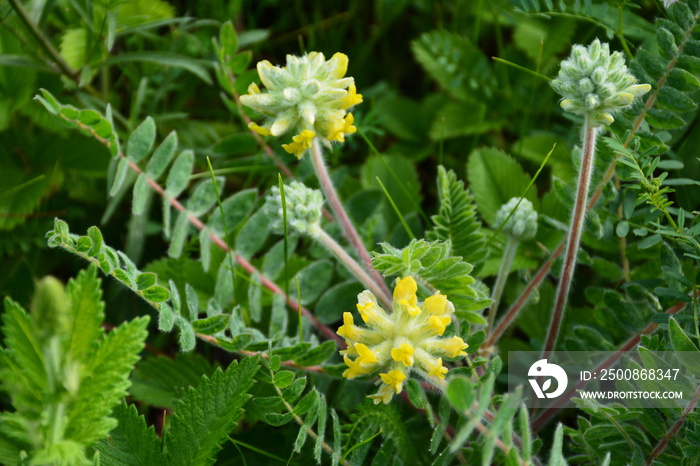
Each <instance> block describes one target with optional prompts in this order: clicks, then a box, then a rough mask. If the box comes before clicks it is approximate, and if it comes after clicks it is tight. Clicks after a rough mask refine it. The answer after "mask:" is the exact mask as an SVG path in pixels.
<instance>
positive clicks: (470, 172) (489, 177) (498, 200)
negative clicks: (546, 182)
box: [467, 147, 538, 227]
mask: <svg viewBox="0 0 700 466" xmlns="http://www.w3.org/2000/svg"><path fill="white" fill-rule="evenodd" d="M467 178H468V179H469V188H470V189H471V192H472V193H473V194H474V199H476V205H477V207H478V209H479V213H480V214H481V216H482V217H483V218H484V220H486V221H487V222H488V223H490V224H491V225H492V226H494V227H496V226H498V225H495V222H496V213H497V212H498V209H500V208H501V206H502V205H503V204H505V203H506V202H508V201H509V200H510V199H511V198H513V197H520V196H522V195H523V194H525V190H526V189H527V187H528V185H529V184H530V176H528V175H527V174H526V173H525V172H524V171H523V169H522V168H521V167H520V165H519V164H518V162H516V161H515V159H514V158H513V157H511V156H509V155H507V154H506V153H505V152H503V151H501V150H499V149H495V148H490V147H485V148H482V149H477V150H475V151H474V152H472V153H471V155H470V156H469V160H468V161H467ZM525 199H528V200H529V201H531V202H532V203H533V205H534V206H535V208H537V205H538V201H537V194H536V192H535V190H534V189H530V190H529V191H528V192H527V193H526V194H525Z"/></svg>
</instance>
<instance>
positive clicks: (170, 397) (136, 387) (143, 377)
mask: <svg viewBox="0 0 700 466" xmlns="http://www.w3.org/2000/svg"><path fill="white" fill-rule="evenodd" d="M214 369H215V367H214V366H213V365H212V364H211V363H210V362H209V361H207V360H206V359H205V358H204V357H202V356H201V355H199V354H196V353H190V354H182V353H179V354H177V355H176V356H175V358H174V359H173V358H170V357H167V356H152V357H149V358H146V359H144V360H143V361H141V362H139V363H138V364H137V365H136V368H135V369H134V372H133V374H132V376H131V382H132V385H131V388H130V389H129V393H130V394H131V396H133V397H134V399H136V400H138V401H140V402H142V403H146V404H148V405H151V406H158V407H162V408H168V409H171V410H172V409H173V408H174V407H175V404H176V403H177V401H178V399H180V398H181V397H182V394H183V391H184V390H185V389H187V388H188V387H196V386H197V384H199V382H200V379H201V378H202V376H204V375H206V376H208V377H211V375H212V374H213V373H214Z"/></svg>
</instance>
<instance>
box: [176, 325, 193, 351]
mask: <svg viewBox="0 0 700 466" xmlns="http://www.w3.org/2000/svg"><path fill="white" fill-rule="evenodd" d="M175 323H176V324H177V328H178V329H179V330H180V335H179V338H178V343H179V344H180V351H182V352H184V353H187V352H189V351H192V350H193V349H194V347H195V345H196V342H197V340H196V337H195V335H194V330H193V329H192V324H190V323H189V321H187V320H185V319H184V318H183V317H182V316H175Z"/></svg>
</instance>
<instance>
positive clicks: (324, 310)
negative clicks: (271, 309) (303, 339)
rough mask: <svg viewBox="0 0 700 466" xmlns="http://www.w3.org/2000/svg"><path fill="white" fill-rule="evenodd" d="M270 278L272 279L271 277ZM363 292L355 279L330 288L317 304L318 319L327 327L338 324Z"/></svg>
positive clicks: (316, 313)
mask: <svg viewBox="0 0 700 466" xmlns="http://www.w3.org/2000/svg"><path fill="white" fill-rule="evenodd" d="M268 257H269V254H268ZM268 277H269V278H272V277H270V276H269V275H268ZM362 290H364V287H363V286H362V285H361V284H360V283H358V282H357V281H356V280H354V279H353V280H348V281H346V282H343V283H339V284H337V285H334V286H332V287H330V288H328V290H327V291H326V292H325V293H324V294H323V295H322V296H321V297H320V298H319V300H318V302H317V303H316V310H315V315H316V317H317V318H318V320H319V321H321V323H322V324H326V325H328V324H332V323H333V322H337V321H338V320H339V319H340V317H341V316H342V315H343V312H345V311H347V310H348V309H352V307H353V306H355V305H356V304H357V295H358V294H360V293H361V292H362Z"/></svg>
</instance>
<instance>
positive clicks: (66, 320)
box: [0, 265, 149, 465]
mask: <svg viewBox="0 0 700 466" xmlns="http://www.w3.org/2000/svg"><path fill="white" fill-rule="evenodd" d="M99 284H100V282H99V280H98V279H97V267H96V266H94V265H93V266H91V267H90V268H89V269H88V270H84V271H82V272H81V273H80V274H79V275H78V277H77V278H76V279H75V280H71V281H70V282H69V283H68V286H67V287H66V290H65V292H64V291H63V290H62V288H60V287H54V288H52V289H51V290H49V291H48V292H50V293H51V296H52V298H53V299H55V300H58V301H65V302H66V303H67V304H66V305H65V306H62V307H61V306H54V307H53V308H52V309H53V312H61V313H64V314H65V315H63V316H62V317H61V316H58V317H57V318H56V320H55V322H57V323H58V325H56V326H55V328H52V329H48V328H44V327H42V322H40V321H39V320H38V318H40V317H41V316H43V315H45V314H46V312H44V311H42V310H36V317H35V316H33V315H32V316H29V315H28V314H27V313H26V312H25V311H24V310H23V309H22V308H21V307H20V306H19V305H17V304H16V303H14V302H13V301H11V300H10V299H9V298H7V299H6V301H5V313H4V314H3V333H4V335H5V341H4V343H5V346H6V347H4V348H0V372H1V375H2V377H1V378H0V380H1V381H2V382H1V386H0V388H1V389H2V390H3V391H5V392H7V393H8V394H9V395H10V399H11V400H12V404H13V407H14V410H15V411H14V412H12V413H9V412H8V413H2V414H0V462H2V463H3V464H19V463H20V461H21V455H19V454H17V453H18V451H21V450H23V451H24V452H25V453H24V454H26V455H27V457H28V458H30V459H31V461H33V462H36V463H37V464H46V463H51V464H76V465H77V464H86V463H88V457H87V449H88V448H89V447H90V446H92V445H94V444H95V443H96V442H97V441H99V440H101V439H103V438H105V437H106V436H107V435H108V433H109V431H110V430H112V429H113V428H114V427H115V426H116V425H117V421H116V420H115V419H114V418H112V417H111V416H110V415H111V412H112V409H113V408H114V406H115V405H117V404H118V403H119V401H120V400H121V399H122V398H123V397H124V396H125V395H126V390H127V388H128V386H129V381H128V377H129V374H130V372H131V370H132V368H133V366H134V364H135V363H136V361H137V360H138V358H139V353H140V352H141V350H142V349H143V347H144V341H145V339H146V336H147V330H146V327H147V325H148V321H149V317H148V316H145V317H140V318H136V319H134V320H132V321H130V322H125V323H123V324H121V325H120V326H118V327H117V328H116V329H114V330H112V331H111V332H109V333H108V334H106V335H105V334H104V331H103V330H102V327H101V325H102V323H103V319H104V311H103V309H104V304H103V303H102V301H101V298H102V293H101V292H100V288H99ZM48 286H52V285H48ZM47 304H49V301H47V300H38V301H36V304H35V305H36V306H45V305H47ZM47 330H49V331H50V332H49V333H48V334H47V333H46V331H47ZM40 335H41V336H42V338H39V336H40ZM57 381H62V382H61V383H57ZM56 425H60V426H61V429H60V430H56Z"/></svg>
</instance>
